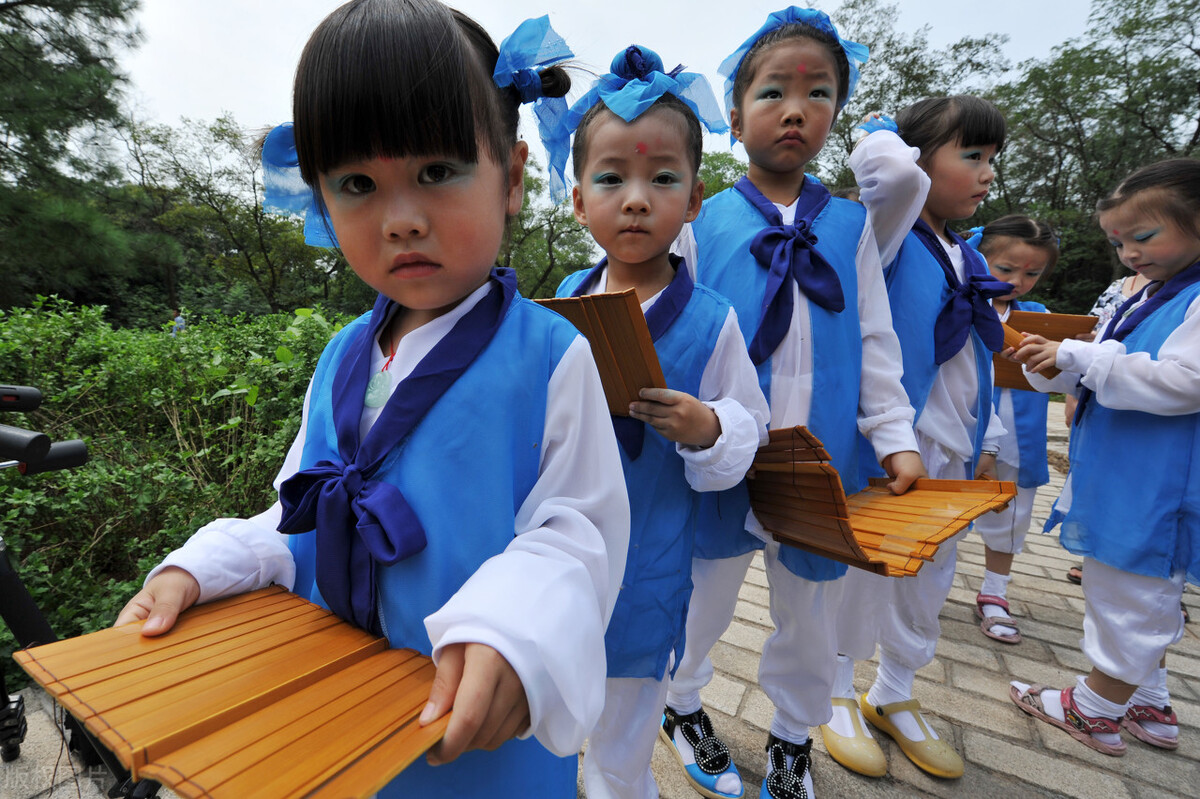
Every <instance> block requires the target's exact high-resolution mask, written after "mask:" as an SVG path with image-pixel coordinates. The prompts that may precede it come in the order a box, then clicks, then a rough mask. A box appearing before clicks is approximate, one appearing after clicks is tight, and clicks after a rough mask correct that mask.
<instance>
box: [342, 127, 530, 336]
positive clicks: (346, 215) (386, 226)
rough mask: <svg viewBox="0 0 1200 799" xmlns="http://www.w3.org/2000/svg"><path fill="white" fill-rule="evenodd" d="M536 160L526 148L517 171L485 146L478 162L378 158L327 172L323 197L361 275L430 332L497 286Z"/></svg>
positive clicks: (519, 148)
mask: <svg viewBox="0 0 1200 799" xmlns="http://www.w3.org/2000/svg"><path fill="white" fill-rule="evenodd" d="M527 154H528V149H527V147H526V145H525V144H524V143H523V142H522V143H518V144H517V145H516V146H515V147H514V148H513V152H512V163H511V166H510V167H509V168H508V170H505V169H504V168H503V167H502V166H501V165H500V164H498V163H497V162H496V161H494V160H492V158H491V157H490V156H489V155H488V154H487V152H486V151H484V150H483V149H482V148H481V149H480V151H479V161H478V162H477V163H469V162H466V161H461V160H458V159H455V158H444V157H437V156H426V157H421V158H413V157H406V158H371V159H369V160H365V161H359V162H355V163H348V164H343V165H341V166H339V167H337V168H335V169H333V170H331V171H329V172H326V173H322V174H321V177H320V185H321V196H322V197H323V198H324V200H325V205H326V207H327V208H328V209H329V218H330V220H331V221H332V222H333V229H334V232H335V233H336V234H337V239H338V242H339V244H341V247H342V252H343V253H345V255H346V260H347V261H348V262H349V263H350V266H351V268H353V269H354V272H355V274H357V275H358V276H359V277H360V278H362V279H363V281H364V282H366V283H367V285H369V286H370V287H371V288H373V289H375V290H376V291H378V292H380V293H381V294H384V295H386V296H387V297H389V298H391V299H393V300H395V301H396V302H398V303H399V304H400V305H402V306H404V307H405V308H406V309H408V311H409V312H411V314H412V318H411V321H412V322H413V323H415V324H418V325H419V324H424V323H425V322H427V321H429V320H431V319H434V318H436V317H438V316H440V315H442V314H443V313H445V312H446V311H449V310H450V309H451V308H453V307H454V306H455V305H457V304H458V302H459V301H460V300H462V299H463V298H464V297H466V296H467V295H468V294H470V293H471V292H472V291H474V290H475V289H477V288H479V287H480V286H481V285H483V283H484V281H486V280H487V275H488V272H489V271H490V270H491V268H492V265H493V264H495V262H496V254H497V253H498V252H499V250H500V242H501V239H502V238H503V235H504V224H505V216H506V215H512V214H516V213H517V212H519V211H520V210H521V200H522V197H523V180H522V178H523V174H524V168H525V158H526V156H527Z"/></svg>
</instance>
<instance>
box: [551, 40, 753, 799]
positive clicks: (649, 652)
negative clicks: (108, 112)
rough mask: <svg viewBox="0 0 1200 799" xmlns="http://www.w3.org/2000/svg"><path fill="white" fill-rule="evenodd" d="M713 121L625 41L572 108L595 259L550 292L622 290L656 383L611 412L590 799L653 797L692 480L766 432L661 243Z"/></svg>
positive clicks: (708, 98)
mask: <svg viewBox="0 0 1200 799" xmlns="http://www.w3.org/2000/svg"><path fill="white" fill-rule="evenodd" d="M698 115H699V117H700V119H703V120H704V123H705V126H706V127H707V128H708V129H709V130H710V131H712V132H725V131H726V130H728V128H727V127H726V125H725V124H724V122H723V121H722V120H721V116H720V111H719V109H718V106H717V103H716V99H715V98H714V97H713V96H712V90H711V89H709V88H708V83H707V81H705V80H704V78H703V77H702V76H700V75H696V74H694V73H688V72H684V73H678V72H672V73H670V74H667V73H666V72H664V70H663V63H662V60H661V59H660V58H659V57H658V55H657V54H656V53H654V52H653V51H651V50H647V49H645V48H641V47H637V46H632V47H629V48H627V49H625V50H623V51H622V52H620V53H618V54H617V56H616V57H615V58H614V59H613V63H612V72H611V73H610V74H608V75H604V76H603V77H601V78H600V79H599V80H598V81H597V82H596V85H595V87H594V88H593V89H592V90H591V91H589V92H588V94H587V95H585V96H584V97H583V98H582V99H580V100H579V102H577V103H576V104H575V105H574V106H572V108H571V114H570V115H569V116H568V118H567V124H568V125H573V124H574V123H575V121H576V120H578V125H577V127H576V128H575V141H574V147H573V157H574V172H575V181H576V184H577V185H576V186H575V187H574V189H573V191H572V195H573V200H574V207H575V218H576V219H578V220H579V223H580V224H582V225H585V226H586V227H587V228H588V230H589V231H590V232H591V234H592V237H593V238H594V239H595V240H596V243H597V244H599V245H600V247H601V248H602V249H603V250H604V253H605V256H604V258H603V259H601V261H600V263H599V264H597V265H596V267H595V268H593V269H590V270H584V271H581V272H577V273H575V274H573V275H571V276H569V277H568V278H567V279H566V280H564V281H563V283H562V285H561V286H559V288H558V294H559V296H579V295H582V294H591V293H597V292H605V291H624V290H626V289H630V288H632V289H635V290H636V291H637V297H638V301H639V302H640V303H641V306H642V311H643V312H644V313H645V315H646V323H647V325H648V326H649V327H650V334H651V336H652V337H653V339H654V349H655V351H656V352H657V353H658V360H659V362H660V363H661V364H662V369H663V375H664V377H665V378H666V383H667V388H666V389H656V388H650V389H643V390H642V392H641V400H640V401H639V402H635V403H633V404H632V405H631V406H630V408H629V413H630V415H629V417H625V418H623V417H617V416H614V417H613V424H614V426H616V429H617V440H618V442H619V443H620V444H621V465H622V466H623V467H624V471H625V484H626V487H627V489H628V491H629V506H630V515H631V525H630V535H629V558H628V560H627V561H626V564H625V577H624V579H623V580H622V582H621V593H620V594H619V595H618V597H617V605H616V608H615V609H614V610H613V616H612V621H611V623H610V624H609V627H608V633H607V634H606V636H605V649H606V654H607V656H608V682H607V694H606V697H605V704H604V712H603V714H601V716H600V721H599V723H598V724H597V725H596V729H595V730H593V731H592V734H591V735H590V736H589V737H588V746H587V751H586V752H585V753H584V758H583V777H584V785H585V787H586V789H587V795H588V796H589V797H590V799H603V798H604V797H612V798H613V799H653V797H656V796H658V787H657V786H656V784H655V782H654V777H653V775H652V774H651V771H650V761H651V758H652V756H653V754H654V742H655V741H656V740H657V739H658V727H659V722H660V720H661V712H662V706H663V702H664V700H665V698H666V694H667V683H666V677H667V670H668V669H669V668H670V664H671V663H672V662H678V660H679V656H680V655H681V654H682V653H683V649H684V639H683V625H684V618H685V617H686V615H687V606H688V598H689V596H690V594H691V588H692V584H691V579H690V578H691V569H692V550H693V537H694V532H695V523H696V519H695V514H696V502H697V494H696V492H698V491H721V490H724V489H727V488H731V487H732V486H734V485H737V484H738V483H739V482H740V481H741V480H742V478H743V477H744V476H745V474H746V470H747V469H749V468H750V464H751V463H752V462H753V460H754V454H755V452H756V451H757V450H758V447H759V446H760V444H762V443H765V441H766V435H767V417H768V415H769V414H768V411H767V401H766V400H765V399H764V398H763V395H762V392H761V391H760V390H759V388H758V381H757V379H756V377H755V374H754V365H753V364H752V363H751V362H750V357H749V356H748V355H747V354H746V343H745V340H744V339H743V338H742V333H741V330H740V329H739V328H738V322H737V316H736V315H735V314H734V312H733V309H732V308H731V307H730V305H729V302H728V301H727V300H725V299H724V298H723V297H720V296H719V295H717V294H716V293H715V292H713V291H711V290H709V289H707V288H705V287H704V286H701V285H699V284H696V283H694V282H693V280H692V277H691V274H690V273H689V272H688V269H687V267H686V266H684V265H683V263H682V260H681V259H680V258H679V257H678V256H675V255H672V254H671V253H670V247H671V243H672V242H674V241H675V239H676V237H677V236H678V235H679V231H680V230H681V229H682V228H683V225H684V224H685V223H686V222H689V221H691V220H692V219H694V218H695V217H696V214H697V212H699V210H700V199H701V196H702V195H703V191H704V184H703V183H702V182H701V181H700V178H699V170H700V154H701V149H702V147H703V139H702V137H701V132H700V119H698V118H697V117H698Z"/></svg>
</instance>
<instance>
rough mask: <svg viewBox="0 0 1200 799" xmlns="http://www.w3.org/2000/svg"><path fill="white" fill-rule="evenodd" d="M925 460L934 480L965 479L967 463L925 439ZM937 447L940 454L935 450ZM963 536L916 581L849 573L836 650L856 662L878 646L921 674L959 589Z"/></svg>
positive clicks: (939, 554)
mask: <svg viewBox="0 0 1200 799" xmlns="http://www.w3.org/2000/svg"><path fill="white" fill-rule="evenodd" d="M920 443H921V457H922V459H923V460H924V461H925V467H926V468H927V469H928V470H929V474H930V476H931V477H935V478H939V479H950V480H962V479H963V478H964V475H966V472H967V471H968V469H967V464H965V463H963V462H962V461H959V460H955V459H953V458H948V457H947V453H946V451H945V450H944V449H942V448H940V447H938V446H937V445H936V444H934V443H933V442H932V441H931V440H930V439H927V438H925V437H923V436H922V437H920ZM934 448H936V450H935V449H934ZM964 535H965V533H959V534H958V535H956V536H954V537H953V538H951V539H950V540H948V541H946V542H945V543H943V544H942V545H940V546H939V547H938V551H937V554H936V555H934V558H933V561H932V562H926V563H925V564H923V565H922V566H921V569H920V571H918V572H917V573H916V575H915V576H913V577H881V576H879V575H877V574H871V573H870V572H866V571H863V570H862V569H854V568H851V569H850V573H849V574H848V575H847V578H846V582H847V586H846V589H845V599H844V600H843V602H842V604H841V607H840V608H839V609H838V620H837V632H838V640H837V650H838V651H839V652H841V653H842V654H844V655H848V656H850V657H853V658H854V659H855V660H866V659H868V658H870V657H871V655H872V654H874V651H875V643H876V642H878V644H879V647H880V649H881V650H882V651H883V652H886V653H887V656H888V658H889V659H890V660H891V661H892V662H893V663H896V664H898V665H901V666H904V667H905V668H908V669H912V670H913V671H917V670H918V669H920V668H922V667H923V666H925V665H927V664H928V663H929V662H930V661H932V660H933V655H934V652H935V651H936V649H937V641H938V636H939V635H941V631H942V627H941V624H940V623H939V622H938V614H940V613H941V612H942V606H943V605H944V604H946V597H947V596H949V595H950V587H951V586H952V585H953V584H954V570H955V565H956V560H957V556H958V541H959V539H961V538H962V537H963V536H964Z"/></svg>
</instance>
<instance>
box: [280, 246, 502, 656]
mask: <svg viewBox="0 0 1200 799" xmlns="http://www.w3.org/2000/svg"><path fill="white" fill-rule="evenodd" d="M489 280H490V282H491V283H493V284H494V285H492V287H491V291H489V292H488V294H487V295H486V296H484V297H483V298H481V299H480V300H479V302H478V303H476V304H475V307H473V308H472V309H471V310H469V311H467V313H466V314H464V315H463V317H462V318H461V319H459V320H458V322H456V323H455V325H454V327H453V328H452V329H451V330H450V332H449V333H447V334H446V336H445V337H443V338H442V340H441V341H439V342H438V343H437V344H436V345H434V347H433V349H432V350H430V351H429V353H428V354H427V355H426V356H425V357H424V358H422V359H421V362H420V363H418V364H417V366H416V368H415V369H414V370H413V371H412V373H411V374H410V375H409V376H408V377H406V378H405V379H404V380H403V382H401V383H400V385H398V386H397V387H396V389H395V391H393V392H392V396H391V397H390V398H389V399H388V401H387V404H386V405H384V407H383V411H382V413H381V414H380V416H379V419H378V420H377V421H376V422H375V424H374V425H373V426H372V427H371V429H370V431H369V432H368V433H367V435H366V438H365V439H363V441H362V442H359V440H358V431H359V426H360V422H361V418H362V409H363V395H364V394H365V393H366V389H367V381H368V380H369V379H370V377H371V356H372V350H373V348H375V347H376V346H378V345H377V344H376V338H377V337H378V335H379V330H380V328H381V327H382V326H383V324H384V323H385V321H386V320H387V319H388V315H389V310H390V308H391V306H392V304H393V303H392V301H391V300H389V299H388V298H387V297H384V296H382V295H380V296H379V298H378V299H377V300H376V301H375V307H374V309H373V310H372V312H371V321H370V323H369V325H368V327H367V330H366V332H365V333H363V334H361V335H360V336H359V338H358V340H357V341H355V342H354V343H353V344H351V345H350V347H349V349H348V350H347V352H346V355H345V357H344V358H343V359H342V362H341V364H340V365H339V366H338V371H337V377H336V380H335V382H334V386H333V418H334V427H335V429H336V432H337V440H338V456H339V461H340V462H336V463H335V462H331V461H327V460H324V461H321V462H319V463H317V464H315V465H313V466H310V467H309V468H307V469H304V470H302V471H300V472H298V473H296V474H295V475H293V476H292V477H290V478H288V479H287V480H285V481H284V483H283V484H282V485H281V486H280V487H279V500H280V502H281V503H282V504H283V517H282V519H281V520H280V522H279V531H280V532H281V533H288V534H299V533H307V532H309V531H310V530H315V531H316V532H315V535H316V536H317V546H316V550H317V551H316V557H317V563H316V567H317V587H318V588H319V589H320V591H321V596H322V597H324V599H325V601H326V602H328V603H329V607H330V609H331V610H333V612H334V613H336V614H337V615H339V616H341V617H342V618H344V619H347V620H349V621H352V622H354V623H355V624H357V625H358V626H360V627H362V628H363V629H366V630H370V631H372V632H374V633H376V634H379V633H381V629H380V625H379V618H378V611H377V607H376V605H377V602H376V588H375V566H376V563H382V564H384V565H385V566H390V565H392V564H395V563H398V562H399V561H401V560H403V559H404V558H407V557H411V556H413V555H415V554H417V553H418V552H420V551H421V550H423V549H424V548H425V529H424V527H423V526H422V525H421V521H420V520H419V519H418V518H417V516H416V514H415V513H414V512H413V510H412V508H411V507H410V506H409V504H408V502H407V501H406V500H405V499H404V495H403V494H401V493H400V490H399V489H398V488H396V487H395V486H394V485H392V484H391V483H386V482H383V481H380V480H374V479H372V478H373V477H374V475H375V473H376V472H377V471H378V470H379V468H380V466H382V465H383V463H384V461H385V460H386V459H387V458H388V456H389V455H391V453H392V452H393V451H394V450H395V448H396V447H397V446H399V445H400V444H401V442H403V441H404V439H405V438H407V437H408V435H409V434H410V433H411V432H412V430H413V429H414V428H415V427H416V426H417V425H418V424H419V423H420V421H421V419H422V418H424V416H425V414H426V413H428V411H429V409H430V408H432V407H433V406H434V404H436V403H437V401H438V399H439V398H440V397H441V396H442V394H444V393H445V392H446V390H447V389H448V388H450V386H451V385H453V384H454V381H456V380H457V379H458V377H459V375H461V374H462V373H463V372H464V371H466V370H467V368H468V367H469V366H470V365H471V363H472V362H473V361H474V360H475V358H476V357H477V356H478V355H479V353H481V352H482V351H483V349H484V348H485V347H486V346H487V345H488V343H489V342H491V340H492V337H493V336H494V335H495V333H496V330H497V329H498V328H499V326H500V323H501V321H502V320H503V319H504V316H505V314H506V313H507V311H508V308H509V306H510V305H511V303H512V301H513V297H514V296H515V294H516V289H517V279H516V274H515V273H514V272H513V271H512V270H511V269H493V270H492V273H491V276H490V278H489Z"/></svg>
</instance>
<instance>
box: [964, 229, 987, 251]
mask: <svg viewBox="0 0 1200 799" xmlns="http://www.w3.org/2000/svg"><path fill="white" fill-rule="evenodd" d="M963 238H965V239H966V240H967V244H970V245H971V247H972V249H974V250H976V251H978V250H979V245H980V244H981V243H982V242H983V225H979V226H977V227H973V228H971V229H970V230H968V231H966V235H965V236H963Z"/></svg>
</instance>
